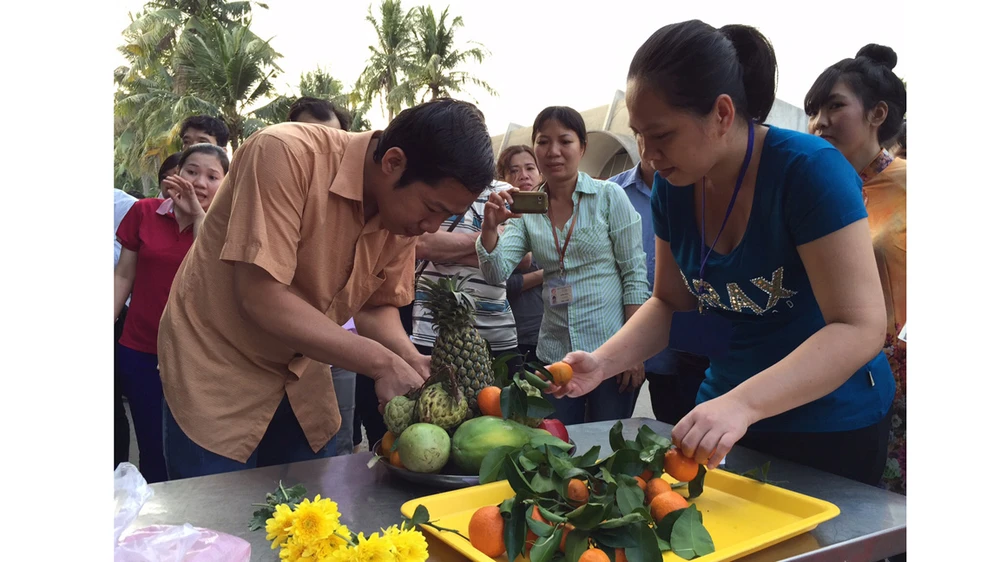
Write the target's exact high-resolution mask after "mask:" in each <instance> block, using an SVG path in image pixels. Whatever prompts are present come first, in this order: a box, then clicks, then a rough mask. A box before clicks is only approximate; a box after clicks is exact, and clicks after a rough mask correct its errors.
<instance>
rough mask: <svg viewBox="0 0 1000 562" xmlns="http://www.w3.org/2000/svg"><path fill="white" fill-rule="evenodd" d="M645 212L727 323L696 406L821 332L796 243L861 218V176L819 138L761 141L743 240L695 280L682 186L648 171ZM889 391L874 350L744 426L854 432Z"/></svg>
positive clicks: (885, 368)
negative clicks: (813, 395)
mask: <svg viewBox="0 0 1000 562" xmlns="http://www.w3.org/2000/svg"><path fill="white" fill-rule="evenodd" d="M652 208H653V222H654V227H655V229H656V235H657V236H658V237H660V238H661V239H663V240H666V241H668V242H669V243H670V249H671V251H672V252H673V254H674V258H675V259H676V260H677V264H678V266H679V267H680V270H681V274H682V275H683V277H684V282H685V285H686V286H687V287H688V290H689V291H691V293H692V294H697V293H698V288H699V286H701V287H703V296H702V303H703V304H704V305H705V307H706V314H718V315H720V316H723V317H725V318H726V319H728V320H730V321H731V322H732V324H733V335H732V340H731V341H730V351H729V353H728V354H727V355H725V356H724V357H722V358H718V359H712V361H711V366H710V368H709V371H708V374H707V375H706V377H707V378H706V381H705V383H704V384H703V385H702V386H701V390H700V392H699V394H698V401H699V402H703V401H705V400H709V399H712V398H715V397H717V396H720V395H722V394H725V393H726V392H728V391H730V390H732V389H733V388H735V387H736V386H737V385H739V384H740V383H742V382H743V381H745V380H747V379H748V378H750V377H752V376H754V375H756V374H757V373H759V372H761V371H763V370H764V369H767V368H769V367H771V366H772V365H774V364H775V363H777V362H778V361H780V360H781V359H784V358H785V357H786V356H787V355H788V354H789V353H791V352H792V351H793V350H795V349H796V348H797V347H799V345H801V344H802V343H803V342H804V341H805V340H806V339H808V338H809V337H810V336H812V335H813V334H814V333H816V332H817V331H819V329H820V328H822V327H823V326H825V324H826V323H825V321H824V319H823V313H822V311H821V310H820V308H819V305H818V304H817V302H816V298H815V296H814V295H813V292H812V287H811V286H810V284H809V278H808V276H807V275H806V270H805V266H804V265H803V263H802V260H801V258H800V257H799V254H798V250H797V246H800V245H802V244H806V243H808V242H812V241H814V240H816V239H819V238H821V237H823V236H825V235H827V234H830V233H832V232H835V231H837V230H839V229H841V228H843V227H845V226H847V225H849V224H851V223H853V222H856V221H858V220H862V219H865V217H866V216H867V214H866V212H865V205H864V201H863V200H862V196H861V179H860V178H859V177H858V174H857V173H856V172H855V171H854V168H853V167H851V165H850V164H849V163H848V162H847V160H846V159H845V158H844V157H843V155H842V154H841V153H840V151H838V150H837V149H836V148H834V147H833V146H832V145H830V144H829V143H828V142H827V141H825V140H823V139H821V138H819V137H814V136H811V135H806V134H803V133H799V132H795V131H789V130H784V129H780V128H777V127H770V130H769V131H768V134H767V136H766V137H765V140H764V148H763V152H762V154H761V157H760V167H759V169H758V172H757V181H756V187H755V189H754V195H753V206H752V209H751V213H750V220H749V223H748V225H747V229H746V233H745V234H744V236H743V240H742V241H741V242H740V243H739V245H737V247H736V248H734V249H733V251H732V252H730V253H729V254H726V255H722V254H718V253H716V252H712V253H710V254H709V257H708V262H707V265H706V266H705V276H704V278H703V279H702V278H699V269H700V265H701V249H702V241H701V232H700V231H699V229H698V227H697V223H696V222H695V220H694V212H693V209H694V190H693V189H692V187H691V186H680V187H678V186H672V185H670V184H669V183H667V182H666V181H665V180H664V179H663V178H662V177H660V175H659V174H657V175H656V179H655V181H654V182H653V197H652ZM894 393H895V382H894V381H893V378H892V374H891V372H890V370H889V364H888V361H887V360H886V357H885V355H884V354H883V353H882V352H879V353H878V355H876V356H875V357H874V358H872V359H871V360H870V361H869V362H868V363H867V364H865V365H864V366H863V367H861V369H859V370H858V371H857V372H855V373H854V375H853V376H851V378H850V379H849V380H848V381H847V382H845V383H844V384H843V385H841V386H840V388H838V389H836V390H834V391H833V392H832V393H830V394H828V395H826V396H824V397H823V398H820V399H818V400H816V401H814V402H811V403H809V404H806V405H803V406H801V407H799V408H795V409H793V410H790V411H788V412H785V413H783V414H780V415H778V416H775V417H772V418H768V419H765V420H762V421H760V422H758V423H757V424H755V425H754V427H753V429H759V430H773V431H849V430H853V429H860V428H862V427H867V426H869V425H872V424H875V423H877V422H878V421H880V420H881V419H882V417H883V416H884V415H885V414H886V412H888V409H889V405H890V404H891V402H892V397H893V395H894Z"/></svg>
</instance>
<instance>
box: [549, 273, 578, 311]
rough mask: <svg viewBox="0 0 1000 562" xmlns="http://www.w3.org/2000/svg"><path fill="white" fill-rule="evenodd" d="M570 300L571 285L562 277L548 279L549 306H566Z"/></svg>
mask: <svg viewBox="0 0 1000 562" xmlns="http://www.w3.org/2000/svg"><path fill="white" fill-rule="evenodd" d="M571 302H573V285H571V284H570V283H569V282H568V281H566V279H565V278H562V277H553V278H552V279H551V280H549V306H566V305H567V304H569V303H571Z"/></svg>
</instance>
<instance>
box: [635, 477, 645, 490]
mask: <svg viewBox="0 0 1000 562" xmlns="http://www.w3.org/2000/svg"><path fill="white" fill-rule="evenodd" d="M635 483H636V484H638V485H639V489H640V490H642V491H643V492H645V491H646V481H645V480H643V479H642V478H639V477H638V476H636V477H635Z"/></svg>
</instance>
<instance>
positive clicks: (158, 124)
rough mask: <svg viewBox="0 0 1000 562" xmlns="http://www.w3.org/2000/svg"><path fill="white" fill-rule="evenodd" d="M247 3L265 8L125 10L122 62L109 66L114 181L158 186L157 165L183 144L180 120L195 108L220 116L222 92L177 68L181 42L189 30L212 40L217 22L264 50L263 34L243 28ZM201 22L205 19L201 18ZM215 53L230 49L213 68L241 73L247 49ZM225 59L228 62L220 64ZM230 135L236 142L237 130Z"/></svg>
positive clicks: (168, 4)
mask: <svg viewBox="0 0 1000 562" xmlns="http://www.w3.org/2000/svg"><path fill="white" fill-rule="evenodd" d="M251 4H254V5H257V6H259V7H262V8H267V6H266V5H265V4H262V3H260V2H239V1H237V2H232V1H227V0H151V1H149V2H147V3H146V5H145V6H144V8H143V11H142V12H140V13H139V14H137V15H136V16H135V17H131V15H130V17H131V19H132V22H131V24H130V25H129V26H128V27H127V28H125V30H124V31H123V32H122V36H123V37H124V39H125V43H124V45H122V46H120V47H119V49H118V50H119V52H121V53H122V55H123V56H124V57H125V60H126V61H127V64H126V65H124V66H121V67H119V68H118V69H116V70H115V72H114V79H115V84H116V85H117V91H116V92H115V125H114V132H115V183H116V185H120V186H124V187H127V188H129V190H132V191H138V190H142V191H143V192H146V193H155V191H156V188H157V186H156V172H157V169H158V168H159V165H160V163H161V162H162V160H163V158H165V157H166V156H167V155H169V154H170V153H172V152H174V151H176V150H178V149H179V148H180V139H179V138H178V132H179V131H178V127H179V124H180V122H181V121H183V120H184V118H186V117H188V116H190V115H195V114H199V113H204V114H208V115H213V116H216V117H223V115H222V113H221V112H220V110H221V109H222V107H223V105H222V104H221V103H219V97H220V96H219V95H217V93H216V92H215V91H214V90H213V91H211V92H209V93H206V92H204V91H192V89H191V87H190V84H189V81H190V80H191V79H192V77H193V76H194V75H193V74H192V73H190V72H185V71H182V70H179V68H178V65H179V62H180V59H181V55H180V53H179V45H180V44H181V43H194V41H193V40H194V39H195V37H193V36H199V34H201V35H200V36H199V37H200V39H201V42H202V43H203V44H205V45H209V44H212V45H215V44H217V43H218V41H217V39H218V33H217V30H216V29H215V28H216V27H220V26H221V27H222V28H225V29H226V30H228V36H227V37H229V38H230V39H233V38H234V37H235V38H237V39H239V38H242V39H239V40H238V41H237V43H235V44H236V45H241V46H244V47H245V46H248V45H255V47H254V48H256V49H258V51H266V50H267V49H269V48H270V47H269V46H268V47H267V48H261V47H259V43H261V42H262V41H260V39H259V38H256V36H252V33H249V30H248V28H249V24H250V11H251ZM201 22H209V23H208V24H207V25H205V24H202V23H201ZM239 30H243V31H239ZM248 33H249V35H248ZM213 34H214V35H213ZM251 36H252V37H251ZM263 43H266V42H263ZM199 48H200V47H198V46H197V45H195V46H194V47H191V48H189V49H188V51H189V54H193V53H197V52H198V50H199ZM202 50H203V49H202ZM218 54H219V56H220V57H221V56H223V55H226V56H229V58H227V59H221V58H219V59H217V60H216V61H213V63H214V64H213V67H212V68H213V69H215V71H218V72H219V76H220V77H225V76H228V77H229V78H233V77H237V80H236V81H237V82H238V81H239V80H243V79H245V78H246V77H243V76H238V73H240V72H242V70H241V69H240V68H239V67H240V65H241V64H242V61H245V59H246V58H247V57H246V56H245V55H247V54H241V55H239V56H235V55H234V54H233V53H232V52H230V53H229V54H228V55H227V54H226V52H225V51H224V50H220V51H219V52H218ZM260 54H261V53H260V52H258V53H257V54H256V55H255V54H249V56H251V57H253V56H258V55H260ZM279 56H280V55H278V54H277V53H274V56H273V57H271V62H272V64H271V66H273V70H274V71H277V70H278V69H277V67H276V66H274V65H273V59H275V58H277V57H279ZM188 58H189V59H190V58H191V57H188ZM258 58H260V57H258ZM263 58H265V59H266V58H267V57H263ZM224 64H228V65H229V66H228V67H227V68H225V69H223V68H222V66H223V65H224ZM244 69H245V67H244ZM267 70H271V69H270V68H268V69H267ZM227 73H229V74H227ZM217 85H218V84H215V85H213V88H214V87H215V86H217ZM233 85H234V86H236V84H233ZM265 89H267V88H266V87H265ZM250 93H253V92H250ZM209 94H211V95H209ZM230 121H231V120H230ZM227 125H230V126H232V123H230V122H227ZM233 137H234V140H235V141H236V142H237V143H238V142H239V140H240V135H233ZM234 146H235V145H234Z"/></svg>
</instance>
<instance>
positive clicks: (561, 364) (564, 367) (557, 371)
mask: <svg viewBox="0 0 1000 562" xmlns="http://www.w3.org/2000/svg"><path fill="white" fill-rule="evenodd" d="M547 370H548V372H549V374H550V375H552V384H554V385H556V386H562V385H564V384H566V383H568V382H569V381H571V380H573V367H570V366H569V363H567V362H565V361H556V362H555V363H553V364H551V365H549V367H548V369H547Z"/></svg>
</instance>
